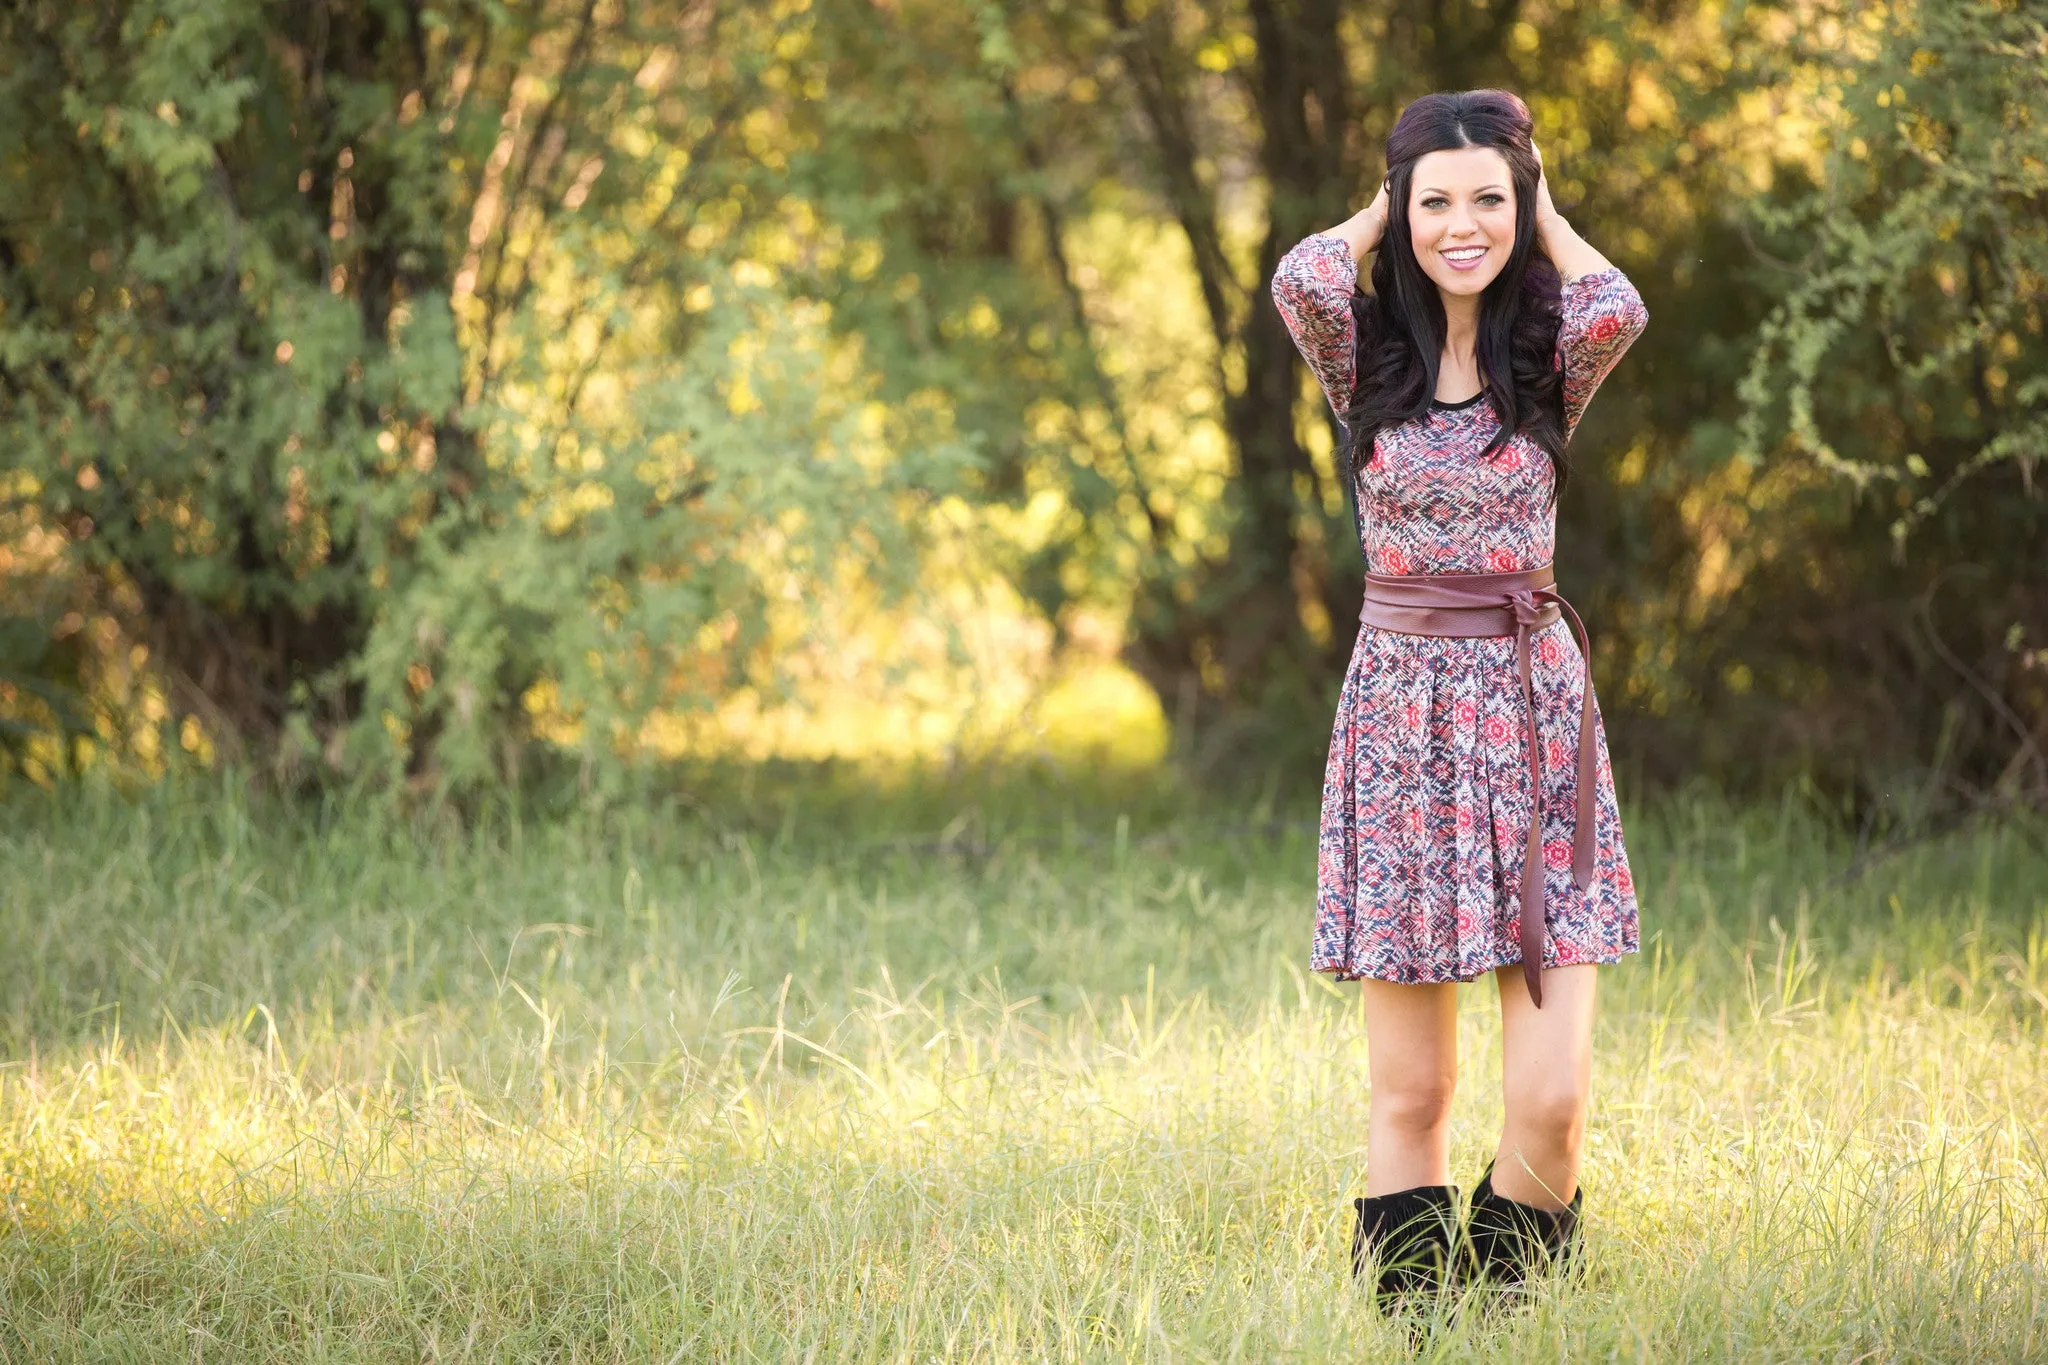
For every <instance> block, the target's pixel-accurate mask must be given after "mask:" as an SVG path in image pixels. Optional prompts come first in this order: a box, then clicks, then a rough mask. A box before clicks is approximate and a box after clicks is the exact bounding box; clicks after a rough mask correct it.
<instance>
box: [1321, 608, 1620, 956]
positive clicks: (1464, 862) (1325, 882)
mask: <svg viewBox="0 0 2048 1365" xmlns="http://www.w3.org/2000/svg"><path fill="white" fill-rule="evenodd" d="M1530 643H1531V648H1530V659H1529V663H1530V669H1531V678H1532V684H1533V687H1534V690H1535V694H1536V709H1537V735H1538V739H1539V744H1540V752H1541V754H1542V760H1543V765H1542V766H1543V792H1544V797H1543V828H1542V843H1543V862H1544V866H1543V867H1542V868H1541V869H1539V871H1540V874H1541V875H1542V877H1543V879H1544V888H1543V904H1544V920H1545V925H1546V928H1547V933H1548V938H1547V942H1546V944H1545V948H1544V959H1543V965H1544V966H1546V967H1556V966H1564V965H1567V964H1570V963H1577V962H1614V961H1617V960H1618V959H1619V958H1621V957H1622V956H1623V955H1624V954H1627V953H1633V952H1635V951H1637V949H1638V942H1637V937H1638V929H1637V923H1638V921H1637V914H1636V897H1635V881H1634V878H1633V877H1632V876H1631V875H1630V873H1629V865H1628V854H1627V851H1626V849H1625V848H1624V846H1623V843H1622V834H1621V815H1620V811H1619V808H1618V807H1617V805H1616V802H1615V795H1614V776H1613V768H1612V766H1611V764H1610V763H1609V760H1608V754H1607V737H1606V734H1605V732H1604V730H1601V729H1599V718H1598V713H1597V710H1596V711H1594V712H1593V713H1592V723H1593V724H1594V726H1595V727H1596V734H1595V738H1596V742H1597V753H1598V758H1599V790H1598V792H1597V799H1596V801H1595V805H1594V809H1595V820H1596V827H1595V832H1596V836H1597V841H1596V848H1597V855H1598V856H1597V858H1596V861H1595V872H1594V877H1593V882H1592V886H1591V888H1590V889H1589V890H1586V891H1581V890H1580V889H1579V888H1578V886H1577V885H1576V884H1575V883H1574V882H1573V880H1572V867H1571V864H1572V839H1573V837H1574V835H1575V833H1576V831H1577V823H1578V817H1577V786H1578V777H1577V763H1576V758H1577V754H1578V740H1579V698H1580V694H1581V693H1582V691H1583V689H1584V682H1583V675H1582V672H1581V662H1580V660H1581V656H1580V653H1579V647H1578V642H1577V640H1575V639H1574V638H1573V637H1572V634H1571V628H1570V627H1569V626H1568V625H1567V624H1566V623H1565V622H1563V621H1557V622H1555V623H1553V624H1551V625H1549V626H1546V627H1545V628H1543V629H1542V630H1540V631H1538V632H1537V633H1536V634H1535V636H1534V637H1533V638H1532V639H1531V642H1530ZM1525 723H1526V715H1525V708H1524V704H1523V701H1522V689H1521V682H1520V677H1519V674H1518V673H1517V670H1516V665H1515V642H1514V639H1513V637H1511V636H1500V637H1490V638H1478V639H1456V638H1443V637H1437V636H1422V635H1403V634H1398V633H1396V632H1394V631H1388V630H1380V629H1377V628H1375V627H1372V626H1365V627H1362V628H1361V629H1360V631H1359V635H1358V644H1357V646H1356V648H1355V649H1354V651H1353V654H1352V660H1351V667H1350V669H1349V671H1348V672H1347V674H1346V676H1345V679H1344V687H1343V691H1342V693H1341V694H1340V697H1339V700H1338V705H1337V717H1336V723H1335V726H1334V728H1333V732H1332V734H1331V737H1330V757H1329V764H1328V766H1327V768H1326V770H1325V773H1324V779H1323V808H1322V821H1321V834H1320V837H1319V839H1318V851H1317V896H1316V919H1315V932H1314V940H1313V947H1312V951H1311V965H1312V966H1313V967H1314V968H1315V969H1316V970H1318V971H1323V972H1329V973H1332V974H1334V975H1335V976H1336V978H1337V979H1339V980H1344V981H1349V980H1354V979H1357V978H1359V977H1371V978H1374V979H1376V980H1381V981H1397V982H1403V983H1407V984H1417V983H1422V982H1444V981H1470V980H1472V979H1474V978H1475V977H1478V976H1479V975H1481V974H1482V973H1485V972H1489V971H1492V970H1494V969H1495V968H1498V967H1502V966H1506V965H1509V964H1511V963H1519V962H1520V961H1521V960H1522V952H1521V945H1520V935H1521V920H1522V916H1521V905H1522V899H1521V897H1522V877H1523V875H1524V867H1523V864H1524V862H1525V861H1526V848H1527V837H1528V820H1529V814H1530V782H1529V764H1528V751H1527V747H1526V742H1525V740H1524V739H1523V726H1524V724H1525Z"/></svg>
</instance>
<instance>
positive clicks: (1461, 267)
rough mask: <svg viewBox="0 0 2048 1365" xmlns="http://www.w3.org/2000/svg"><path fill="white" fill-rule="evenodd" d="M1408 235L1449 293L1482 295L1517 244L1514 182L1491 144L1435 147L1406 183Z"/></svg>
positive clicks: (1428, 269) (1428, 271) (1432, 274)
mask: <svg viewBox="0 0 2048 1365" xmlns="http://www.w3.org/2000/svg"><path fill="white" fill-rule="evenodd" d="M1408 239H1409V241H1411V242H1412V243H1414V246H1415V259H1416V260H1417V261H1418V262H1419V263H1420V264H1421V266H1422V271H1423V273H1424V274H1425V275H1428V276H1429V277H1430V279H1432V280H1434V281H1436V287H1437V288H1439V289H1441V290H1443V291H1444V292H1445V293H1446V294H1478V293H1480V292H1482V291H1483V290H1484V289H1485V288H1486V286H1487V285H1489V284H1492V283H1493V280H1494V277H1495V276H1496V275H1498V274H1500V272H1501V268H1502V267H1503V266H1505V265H1506V264H1507V263H1508V256H1509V254H1510V253H1512V252H1513V251H1514V248H1515V183H1514V176H1513V175H1511V174H1510V173H1509V172H1508V159H1507V158H1506V157H1504V156H1502V155H1501V154H1500V153H1499V152H1497V151H1495V150H1494V149H1493V148H1491V147H1460V148H1458V149H1457V150H1455V151H1448V152H1431V153H1429V154H1428V155H1427V156H1424V157H1423V158H1422V159H1421V160H1419V161H1417V162H1416V163H1415V174H1414V176H1413V178H1412V179H1410V180H1409V182H1408Z"/></svg>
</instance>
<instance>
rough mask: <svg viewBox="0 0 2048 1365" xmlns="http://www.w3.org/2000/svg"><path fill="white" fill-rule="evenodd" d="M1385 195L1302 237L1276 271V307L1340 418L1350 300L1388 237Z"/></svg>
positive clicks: (1352, 335) (1347, 368)
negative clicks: (1362, 269)
mask: <svg viewBox="0 0 2048 1365" xmlns="http://www.w3.org/2000/svg"><path fill="white" fill-rule="evenodd" d="M1386 198H1387V192H1386V189H1385V187H1384V186H1383V187H1382V188H1381V189H1380V192H1379V194H1378V195H1377V196H1376V197H1375V198H1374V199H1373V201H1372V203H1370V204H1368V205H1366V207H1365V208H1363V209H1361V210H1359V211H1358V212H1357V213H1355V214H1353V215H1352V216H1351V217H1350V218H1347V219H1346V220H1344V221H1343V222H1342V223H1339V224H1338V225H1337V226H1336V227H1333V228H1331V229H1330V230H1329V231H1327V232H1318V233H1315V234H1313V235H1311V236H1308V237H1304V238H1302V239H1301V241H1300V242H1298V243H1296V244H1295V247H1294V249H1293V250H1292V251H1289V252H1288V253H1287V254H1286V255H1285V256H1282V257H1281V258H1280V264H1279V265H1278V266H1276V267H1275V268H1274V270H1273V303H1274V305H1275V306H1276V307H1278V308H1279V310H1280V318H1281V321H1283V322H1285V323H1286V324H1287V331H1288V333H1289V335H1291V336H1292V337H1293V338H1294V345H1295V348H1296V349H1297V350H1299V351H1300V352H1301V357H1302V359H1304V360H1306V361H1307V362H1308V367H1309V368H1310V369H1311V370H1314V371H1315V375H1316V382H1317V383H1319V384H1321V385H1322V386H1323V395H1324V397H1326V398H1328V399H1329V400H1330V407H1331V408H1332V409H1333V410H1335V411H1336V412H1337V413H1339V414H1340V415H1341V414H1342V413H1343V412H1344V410H1345V409H1347V408H1349V407H1350V406H1351V385H1352V378H1353V373H1354V366H1355V364H1356V357H1357V353H1358V326H1357V323H1356V322H1355V321H1354V320H1353V319H1352V316H1351V295H1352V291H1353V290H1355V289H1356V288H1357V287H1358V263H1359V262H1360V261H1362V260H1364V259H1365V258H1366V255H1367V254H1368V253H1369V252H1371V251H1372V250H1373V249H1374V248H1375V247H1377V246H1378V245H1379V244H1380V234H1381V233H1383V232H1384V231H1386V226H1387V211H1386Z"/></svg>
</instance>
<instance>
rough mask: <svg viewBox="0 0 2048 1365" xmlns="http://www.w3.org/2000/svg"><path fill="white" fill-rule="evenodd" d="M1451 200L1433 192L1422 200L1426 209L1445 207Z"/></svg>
mask: <svg viewBox="0 0 2048 1365" xmlns="http://www.w3.org/2000/svg"><path fill="white" fill-rule="evenodd" d="M1450 202H1451V201H1450V200H1448V199H1446V198H1444V197H1443V196H1442V195H1440V194H1432V195H1430V196H1429V198H1427V199H1425V200H1423V201H1422V207H1424V208H1426V209H1431V210H1435V209H1440V208H1443V207H1445V206H1446V205H1448V204H1449V203H1450Z"/></svg>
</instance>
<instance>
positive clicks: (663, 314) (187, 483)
mask: <svg viewBox="0 0 2048 1365" xmlns="http://www.w3.org/2000/svg"><path fill="white" fill-rule="evenodd" d="M783 20H784V16H783V15H781V14H779V13H776V12H771V11H765V10H756V9H753V8H743V9H739V10H726V9H721V8H720V7H718V6H715V5H712V4H704V3H696V4H690V3H686V4H679V5H673V6H649V5H635V6H631V7H627V6H623V5H620V4H617V3H615V0H614V2H612V3H601V2H600V0H575V3H561V4H554V3H541V4H536V5H530V6H523V7H520V8H519V9H517V10H514V9H511V8H508V7H505V6H500V5H496V4H486V3H479V4H455V5H452V6H440V7H429V6H426V5H423V4H418V3H411V2H410V0H360V2H359V3H352V4H323V5H317V6H296V7H285V8H282V9H280V8H278V7H275V6H269V5H262V4H258V3H255V0H246V2H241V3H236V2H232V0H231V2H227V3H220V2H215V0H208V2H207V3H196V2H195V0H154V2H153V3H144V4H125V3H124V4H98V3H87V4H55V3H42V2H41V0H37V2H35V3H28V4H24V5H16V6H10V7H8V8H7V10H6V11H5V12H4V14H0V125H4V126H6V127H8V128H9V129H11V130H16V132H17V137H16V138H15V139H12V140H10V142H9V144H8V145H7V146H6V147H4V148H0V314H4V319H5V327H6V332H5V340H4V342H0V433H4V434H0V439H4V440H5V441H6V443H7V446H8V448H9V450H10V452H11V454H12V455H13V457H14V459H15V460H16V461H17V462H18V464H19V466H20V469H21V471H23V473H25V475H26V478H23V479H17V480H16V481H15V482H14V483H13V484H11V485H10V486H9V489H8V497H9V499H10V502H9V506H8V510H9V511H10V512H12V513H17V514H20V513H23V512H24V510H25V511H26V513H27V514H28V515H31V516H33V517H34V518H35V519H37V520H38V521H39V522H40V523H41V524H42V525H45V526H48V527H52V528H56V529H59V530H61V532H62V533H63V534H64V535H65V536H66V537H68V539H69V542H70V544H71V547H72V549H73V551H74V554H75V556H76V558H77V561H78V562H79V563H80V564H82V565H83V566H85V572H87V573H88V574H89V575H91V576H93V577H95V578H96V579H97V580H98V581H100V582H101V583H102V584H104V585H105V587H106V588H107V590H108V592H109V593H110V595H111V596H110V600H111V601H112V602H113V603H114V605H115V606H116V607H117V608H118V609H119V610H120V611H121V613H122V614H123V615H124V616H125V618H126V620H127V623H128V624H129V625H130V627H131V628H132V630H133V632H134V634H135V636H136V637H138V638H140V639H142V640H144V641H146V642H147V646H148V648H149V650H150V652H151V657H152V663H153V666H154V667H155V668H156V669H157V670H158V671H159V673H160V674H161V676H162V677H163V678H164V679H166V680H167V682H168V684H169V687H170V690H171V698H172V703H173V709H174V711H175V712H177V713H182V714H189V715H195V716H197V717H199V718H200V719H201V720H203V721H204V722H205V724H206V726H207V727H208V729H209V730H210V731H211V732H212V733H213V734H214V735H215V737H216V738H217V740H218V741H219V742H221V743H224V744H227V745H229V746H230V749H231V751H239V752H241V753H243V754H244V755H245V756H248V757H253V758H256V759H258V760H261V761H266V762H267V761H273V760H274V761H275V762H277V763H278V764H279V765H280V766H281V767H282V768H284V769H287V770H303V769H304V768H305V765H307V764H308V763H309V762H314V761H317V759H319V758H323V757H324V759H325V760H326V761H327V762H328V763H329V764H330V765H333V766H335V767H337V768H345V769H355V770H360V769H362V768H364V767H365V766H366V765H367V766H369V767H372V768H375V767H384V766H389V767H390V768H391V769H392V770H393V771H397V772H405V773H409V774H411V775H412V776H413V777H414V778H416V779H421V780H433V781H439V780H443V779H451V780H454V781H457V782H461V783H468V782H473V781H475V780H477V779H479V778H481V777H483V776H485V775H488V774H491V773H503V772H504V771H506V769H507V767H508V766H510V765H511V764H512V763H513V762H514V761H515V760H516V757H517V755H518V753H519V752H520V745H521V741H522V739H523V738H524V737H526V736H528V735H529V734H530V733H532V731H533V728H534V724H535V714H536V712H535V699H536V689H539V690H540V693H541V694H543V695H545V696H546V697H547V698H548V699H549V705H550V707H551V708H552V711H553V713H554V716H555V720H556V722H557V737H558V738H559V737H561V736H562V735H564V734H568V735H574V736H577V737H580V739H581V742H582V744H583V746H584V748H585V750H586V752H589V753H594V754H608V753H613V752H616V751H618V750H619V749H620V748H621V747H626V748H630V747H631V745H632V743H633V737H634V733H635V726H636V725H637V723H638V718H639V717H641V716H644V715H645V714H646V713H647V712H648V710H649V709H650V708H652V707H654V706H657V705H663V704H687V703H689V702H691V701H702V700H705V699H707V698H710V697H714V696H716V695H718V694H719V693H720V692H721V691H723V690H725V689H726V688H729V687H730V686H731V685H732V683H733V681H734V679H735V678H736V677H739V676H742V675H744V674H746V673H747V671H748V670H750V669H752V668H753V667H754V666H755V665H756V664H757V663H758V662H759V659H758V651H757V646H758V645H759V643H760V640H761V631H762V626H763V622H764V621H765V619H766V612H765V608H764V606H763V603H764V602H765V601H766V600H767V599H768V598H769V597H771V596H775V597H779V596H781V595H783V593H784V590H785V588H786V586H787V585H786V581H785V580H786V576H787V575H788V574H790V573H797V574H803V573H809V572H828V571H829V566H830V565H832V564H835V563H837V562H839V561H840V559H841V558H842V557H843V556H844V554H845V553H846V552H847V550H848V548H849V547H854V548H859V547H861V546H863V545H865V546H866V547H867V548H869V549H871V550H872V549H873V548H874V542H873V539H872V537H873V536H874V535H888V534H890V531H889V525H890V523H891V522H892V521H893V518H892V517H891V516H889V515H887V514H888V513H889V512H890V503H889V496H890V494H889V492H888V488H887V487H886V480H881V479H878V478H877V471H878V470H883V469H885V468H889V466H886V465H885V463H884V462H881V461H878V460H875V459H872V458H867V459H863V458H859V456H860V450H859V446H860V444H861V442H862V440H864V439H870V440H871V439H874V438H872V437H863V436H862V431H863V430H864V428H863V426H862V423H863V421H864V420H865V419H864V417H863V412H862V409H861V403H860V395H859V392H858V386H852V387H851V388H849V387H848V386H844V385H842V386H840V390H839V393H838V396H837V397H835V398H830V399H828V398H827V397H825V390H826V388H827V385H826V384H825V383H824V375H825V371H826V370H827V368H828V367H829V366H830V365H832V364H833V363H834V362H833V359H832V357H831V356H830V355H829V354H828V353H827V352H826V351H825V350H824V349H822V348H821V346H820V344H819V342H818V339H817V338H816V337H815V336H813V335H810V334H808V333H806V332H805V330H804V321H803V319H802V317H801V316H800V315H797V314H793V313H792V311H791V310H790V309H789V308H788V306H787V300H786V299H784V298H782V297H781V296H780V295H778V294H777V293H776V292H775V290H774V289H773V288H772V287H771V285H770V282H771V281H772V271H770V270H768V269H767V268H766V267H762V266H759V265H756V266H755V267H754V268H753V269H752V271H751V273H750V272H749V271H748V270H745V269H736V268H735V267H736V263H738V262H742V261H745V260H747V259H749V257H750V252H754V251H755V248H756V246H757V245H758V243H757V241H756V239H755V236H754V234H758V233H760V232H762V231H764V230H766V227H771V226H772V224H768V216H769V214H770V212H771V210H772V209H773V208H774V206H775V204H776V198H775V196H774V194H773V193H772V192H771V191H766V190H764V189H763V185H764V182H767V181H769V180H771V179H772V178H773V176H774V175H775V169H776V168H775V166H774V157H775V156H776V155H777V153H776V151H775V149H774V147H773V145H772V142H773V138H774V137H775V135H776V129H777V127H778V126H779V125H778V124H777V122H776V118H775V113H776V111H775V90H774V87H775V86H776V84H777V82H778V81H779V80H780V79H781V78H782V77H784V76H786V74H787V65H786V63H785V62H783V61H782V60H781V59H780V58H779V57H778V56H777V51H778V43H780V42H782V41H783V40H784V39H785V37H786V31H785V25H784V22H783ZM771 235H773V234H771ZM679 243H687V249H679V247H678V244H679ZM713 303H716V304H718V305H719V306H717V307H712V306H711V305H712V304H713ZM886 427H887V424H886V423H885V430H884V431H883V432H881V433H877V434H876V436H877V437H879V436H880V435H886V434H889V431H888V430H887V429H886ZM908 431H909V427H908V426H907V425H905V424H904V423H902V422H898V423H897V424H896V428H895V429H894V434H896V435H898V436H899V437H903V438H904V439H901V440H899V442H898V444H899V447H900V448H901V451H902V453H903V454H904V455H905V457H906V460H907V461H908V463H907V464H905V465H903V466H900V467H901V468H905V469H910V470H914V469H915V455H916V453H917V450H918V446H917V444H916V442H915V441H914V440H912V439H909V438H908V437H907V434H906V433H907V432H908ZM763 537H766V538H767V541H768V542H772V544H770V543H765V542H764V540H763ZM872 558H873V559H874V561H875V562H878V563H881V564H884V565H886V564H888V563H891V562H896V561H897V560H898V559H899V558H900V557H898V556H892V555H889V554H886V553H882V554H874V555H873V556H872ZM563 727H567V728H566V729H564V728H563Z"/></svg>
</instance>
